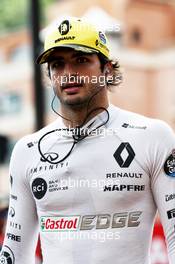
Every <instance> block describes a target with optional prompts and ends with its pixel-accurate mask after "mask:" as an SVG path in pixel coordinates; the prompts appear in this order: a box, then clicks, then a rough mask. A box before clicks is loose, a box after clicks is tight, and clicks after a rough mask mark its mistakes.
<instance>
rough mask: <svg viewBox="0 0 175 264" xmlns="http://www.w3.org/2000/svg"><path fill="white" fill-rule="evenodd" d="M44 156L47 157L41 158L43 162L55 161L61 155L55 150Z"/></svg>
mask: <svg viewBox="0 0 175 264" xmlns="http://www.w3.org/2000/svg"><path fill="white" fill-rule="evenodd" d="M43 156H44V157H45V158H44V157H41V159H40V160H41V161H42V162H47V161H55V160H56V159H58V157H59V155H58V154H57V153H55V152H48V153H44V154H43Z"/></svg>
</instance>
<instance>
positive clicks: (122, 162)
mask: <svg viewBox="0 0 175 264" xmlns="http://www.w3.org/2000/svg"><path fill="white" fill-rule="evenodd" d="M124 150H125V151H127V157H126V158H125V159H123V158H122V153H123V151H124ZM134 157H135V152H134V150H133V148H132V147H131V145H130V144H129V143H128V142H123V143H121V144H120V146H119V147H118V148H117V150H116V151H115V153H114V158H115V160H116V161H117V163H118V165H119V166H120V167H121V168H128V167H129V166H130V164H131V162H132V161H133V159H134Z"/></svg>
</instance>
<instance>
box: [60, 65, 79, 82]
mask: <svg viewBox="0 0 175 264" xmlns="http://www.w3.org/2000/svg"><path fill="white" fill-rule="evenodd" d="M77 76H78V73H77V72H76V70H75V68H74V66H73V64H71V63H68V62H67V63H65V65H64V69H63V80H64V82H65V83H69V82H73V81H75V78H77Z"/></svg>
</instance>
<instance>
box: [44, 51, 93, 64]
mask: <svg viewBox="0 0 175 264" xmlns="http://www.w3.org/2000/svg"><path fill="white" fill-rule="evenodd" d="M92 54H93V53H85V52H82V51H77V52H76V53H73V55H72V56H71V58H77V57H79V56H92ZM54 60H64V57H62V56H59V55H58V56H57V55H50V57H49V62H52V61H54Z"/></svg>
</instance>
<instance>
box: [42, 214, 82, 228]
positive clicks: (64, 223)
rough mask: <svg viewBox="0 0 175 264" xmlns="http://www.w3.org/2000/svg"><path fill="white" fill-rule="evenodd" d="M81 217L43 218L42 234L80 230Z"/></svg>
mask: <svg viewBox="0 0 175 264" xmlns="http://www.w3.org/2000/svg"><path fill="white" fill-rule="evenodd" d="M79 221H80V216H50V217H49V216H42V217H41V218H40V227H41V231H42V232H48V231H52V232H54V231H57V232H58V231H65V230H66V231H75V230H78V226H79Z"/></svg>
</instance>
